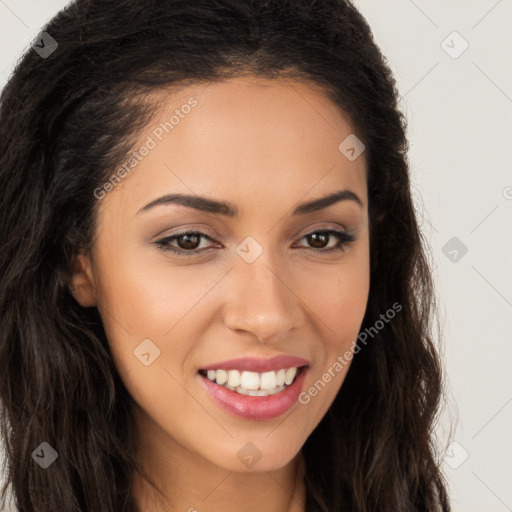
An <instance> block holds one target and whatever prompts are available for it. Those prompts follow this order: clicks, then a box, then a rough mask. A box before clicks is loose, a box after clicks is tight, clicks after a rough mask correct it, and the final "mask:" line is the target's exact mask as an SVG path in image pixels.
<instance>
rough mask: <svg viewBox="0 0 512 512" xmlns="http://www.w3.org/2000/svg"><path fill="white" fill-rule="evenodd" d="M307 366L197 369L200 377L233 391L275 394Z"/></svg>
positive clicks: (263, 394)
mask: <svg viewBox="0 0 512 512" xmlns="http://www.w3.org/2000/svg"><path fill="white" fill-rule="evenodd" d="M307 367H308V365H304V366H299V367H290V368H282V369H280V370H277V371H269V372H262V373H258V372H250V371H239V370H222V369H220V370H203V369H201V370H199V371H198V373H199V375H201V376H202V377H205V378H207V379H208V380H210V381H212V382H214V383H215V384H217V385H219V386H222V387H224V388H226V389H229V390H230V391H235V392H236V393H239V394H241V395H247V396H268V395H275V394H276V393H280V392H281V391H284V390H285V389H286V388H287V387H288V386H291V385H292V384H293V383H294V382H295V379H296V378H297V377H298V376H299V375H300V374H301V373H302V372H303V371H304V370H305V369H306V368H307Z"/></svg>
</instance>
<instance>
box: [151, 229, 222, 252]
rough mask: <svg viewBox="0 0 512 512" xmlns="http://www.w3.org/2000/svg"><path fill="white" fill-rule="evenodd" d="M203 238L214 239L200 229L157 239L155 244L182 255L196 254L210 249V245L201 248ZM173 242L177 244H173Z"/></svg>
mask: <svg viewBox="0 0 512 512" xmlns="http://www.w3.org/2000/svg"><path fill="white" fill-rule="evenodd" d="M202 240H210V241H212V239H211V238H210V237H209V236H208V235H206V234H205V233H201V232H200V231H186V232H183V233H176V234H175V235H172V236H168V237H165V238H162V239H161V240H157V241H156V242H155V245H156V246H157V247H158V248H160V249H163V250H164V251H170V252H174V253H176V254H179V255H182V256H194V255H195V254H199V253H201V252H203V250H206V249H208V247H206V248H205V247H201V248H200V245H201V241H202ZM173 242H174V243H175V244H176V245H172V244H173Z"/></svg>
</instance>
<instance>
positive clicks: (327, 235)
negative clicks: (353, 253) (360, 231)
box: [299, 229, 356, 253]
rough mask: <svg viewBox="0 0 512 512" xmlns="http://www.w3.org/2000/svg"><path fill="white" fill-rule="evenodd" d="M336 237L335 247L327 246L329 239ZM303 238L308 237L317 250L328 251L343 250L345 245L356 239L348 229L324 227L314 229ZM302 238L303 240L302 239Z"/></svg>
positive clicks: (310, 244)
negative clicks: (340, 229) (339, 229)
mask: <svg viewBox="0 0 512 512" xmlns="http://www.w3.org/2000/svg"><path fill="white" fill-rule="evenodd" d="M333 237H334V238H335V240H336V245H334V246H333V247H329V248H326V247H327V246H328V245H329V240H330V239H332V238H333ZM302 239H306V240H307V242H308V244H309V246H310V248H312V249H316V250H317V252H320V253H326V252H331V251H343V250H344V249H345V246H346V245H347V244H349V243H351V242H354V241H355V240H356V237H355V236H354V235H353V234H352V233H348V232H346V231H338V230H336V229H323V230H318V231H313V232H311V233H308V234H307V235H304V236H303V237H302ZM302 239H301V240H302ZM299 247H301V248H306V249H307V247H304V246H299Z"/></svg>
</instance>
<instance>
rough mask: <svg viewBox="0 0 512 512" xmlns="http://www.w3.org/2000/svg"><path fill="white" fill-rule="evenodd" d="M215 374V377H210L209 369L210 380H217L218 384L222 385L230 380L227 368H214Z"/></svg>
mask: <svg viewBox="0 0 512 512" xmlns="http://www.w3.org/2000/svg"><path fill="white" fill-rule="evenodd" d="M212 371H213V373H214V375H213V379H211V378H210V372H209V371H208V378H209V379H210V380H216V381H217V384H220V385H221V386H222V385H223V384H225V383H226V382H227V381H228V372H227V371H226V370H217V371H215V370H212Z"/></svg>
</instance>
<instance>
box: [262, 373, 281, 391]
mask: <svg viewBox="0 0 512 512" xmlns="http://www.w3.org/2000/svg"><path fill="white" fill-rule="evenodd" d="M260 380H261V382H260V388H261V389H268V390H270V389H275V388H276V383H277V376H276V372H265V373H262V374H261V378H260Z"/></svg>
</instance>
